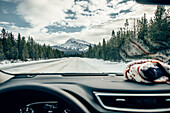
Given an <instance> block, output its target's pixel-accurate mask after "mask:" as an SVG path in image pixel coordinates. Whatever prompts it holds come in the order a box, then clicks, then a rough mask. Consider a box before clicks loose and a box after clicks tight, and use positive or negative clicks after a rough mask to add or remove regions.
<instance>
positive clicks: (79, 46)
mask: <svg viewBox="0 0 170 113" xmlns="http://www.w3.org/2000/svg"><path fill="white" fill-rule="evenodd" d="M90 45H91V46H93V45H94V44H91V43H89V42H87V41H84V40H80V39H75V38H70V39H68V40H67V41H66V42H65V43H64V44H61V45H56V46H53V48H60V50H61V48H62V50H64V52H65V51H67V50H69V51H74V53H75V51H76V52H77V53H82V52H86V51H87V50H88V48H89V46H90ZM62 50H61V51H62Z"/></svg>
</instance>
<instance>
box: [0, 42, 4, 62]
mask: <svg viewBox="0 0 170 113" xmlns="http://www.w3.org/2000/svg"><path fill="white" fill-rule="evenodd" d="M4 58H5V56H4V53H3V45H2V42H1V41H0V60H3V59H4Z"/></svg>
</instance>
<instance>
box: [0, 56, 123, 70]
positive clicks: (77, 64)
mask: <svg viewBox="0 0 170 113" xmlns="http://www.w3.org/2000/svg"><path fill="white" fill-rule="evenodd" d="M125 66H126V64H125V63H118V62H110V61H103V60H99V59H90V58H79V57H70V58H59V59H50V60H39V61H29V62H19V63H9V64H0V69H1V70H3V71H6V72H10V73H102V72H105V73H113V72H119V73H121V72H123V70H124V69H125Z"/></svg>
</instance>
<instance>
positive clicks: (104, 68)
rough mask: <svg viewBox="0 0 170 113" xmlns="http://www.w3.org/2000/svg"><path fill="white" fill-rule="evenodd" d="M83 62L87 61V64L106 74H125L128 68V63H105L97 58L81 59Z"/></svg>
mask: <svg viewBox="0 0 170 113" xmlns="http://www.w3.org/2000/svg"><path fill="white" fill-rule="evenodd" d="M81 60H83V61H85V62H86V63H88V64H90V65H92V66H94V67H96V68H97V69H98V70H100V71H101V72H104V73H114V72H117V73H123V71H124V70H125V68H126V63H123V62H111V61H104V60H102V59H95V58H91V59H90V58H81Z"/></svg>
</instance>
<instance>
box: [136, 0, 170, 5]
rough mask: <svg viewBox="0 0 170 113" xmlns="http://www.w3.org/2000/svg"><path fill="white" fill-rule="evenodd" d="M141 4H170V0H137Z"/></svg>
mask: <svg viewBox="0 0 170 113" xmlns="http://www.w3.org/2000/svg"><path fill="white" fill-rule="evenodd" d="M136 2H138V3H140V4H155V5H170V0H136Z"/></svg>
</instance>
